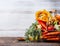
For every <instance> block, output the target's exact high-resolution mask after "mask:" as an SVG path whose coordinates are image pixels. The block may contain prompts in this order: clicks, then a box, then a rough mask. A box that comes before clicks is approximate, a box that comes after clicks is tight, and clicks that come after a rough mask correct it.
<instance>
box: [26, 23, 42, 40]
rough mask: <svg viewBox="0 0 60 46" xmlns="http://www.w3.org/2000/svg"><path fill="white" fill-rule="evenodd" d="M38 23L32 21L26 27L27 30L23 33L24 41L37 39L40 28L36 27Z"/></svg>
mask: <svg viewBox="0 0 60 46" xmlns="http://www.w3.org/2000/svg"><path fill="white" fill-rule="evenodd" d="M37 25H38V23H37V22H35V23H32V25H31V26H30V27H29V29H27V32H26V33H25V39H26V41H38V40H39V38H40V35H42V33H41V29H40V28H37Z"/></svg>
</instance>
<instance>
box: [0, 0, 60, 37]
mask: <svg viewBox="0 0 60 46" xmlns="http://www.w3.org/2000/svg"><path fill="white" fill-rule="evenodd" d="M59 5H60V0H58V1H57V0H0V37H24V33H25V32H26V29H27V28H28V27H29V26H30V25H31V24H32V23H33V22H35V12H36V11H37V10H41V9H47V10H52V9H57V10H60V6H59Z"/></svg>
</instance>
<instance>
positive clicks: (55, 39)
mask: <svg viewBox="0 0 60 46" xmlns="http://www.w3.org/2000/svg"><path fill="white" fill-rule="evenodd" d="M47 40H54V41H57V40H60V38H58V37H57V38H48V39H47Z"/></svg>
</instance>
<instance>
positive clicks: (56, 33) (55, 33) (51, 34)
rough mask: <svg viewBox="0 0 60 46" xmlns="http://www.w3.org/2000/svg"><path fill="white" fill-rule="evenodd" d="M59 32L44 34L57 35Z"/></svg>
mask: <svg viewBox="0 0 60 46" xmlns="http://www.w3.org/2000/svg"><path fill="white" fill-rule="evenodd" d="M59 34H60V32H58V31H56V32H49V33H47V34H45V35H59Z"/></svg>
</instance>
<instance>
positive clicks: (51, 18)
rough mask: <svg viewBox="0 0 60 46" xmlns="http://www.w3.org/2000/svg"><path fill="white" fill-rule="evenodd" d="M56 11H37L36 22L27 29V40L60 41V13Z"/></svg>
mask: <svg viewBox="0 0 60 46" xmlns="http://www.w3.org/2000/svg"><path fill="white" fill-rule="evenodd" d="M55 12H56V11H55V10H52V11H47V10H45V9H44V10H40V11H37V12H36V15H35V17H36V22H35V23H32V25H31V26H30V27H29V29H28V30H27V32H26V34H25V36H26V40H27V41H39V40H41V39H45V40H50V41H60V14H54V15H53V13H55Z"/></svg>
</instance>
